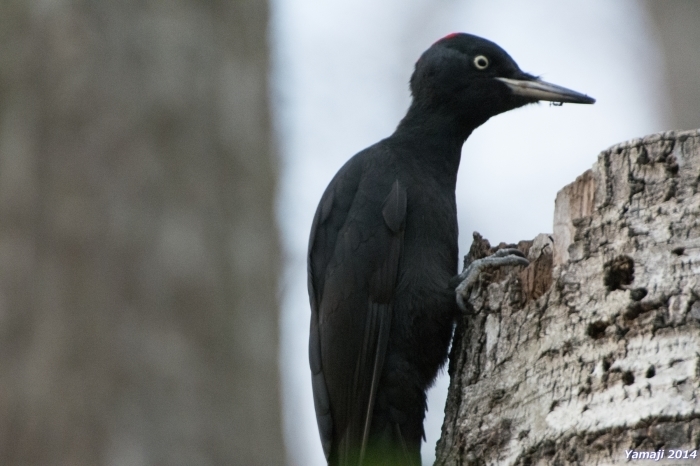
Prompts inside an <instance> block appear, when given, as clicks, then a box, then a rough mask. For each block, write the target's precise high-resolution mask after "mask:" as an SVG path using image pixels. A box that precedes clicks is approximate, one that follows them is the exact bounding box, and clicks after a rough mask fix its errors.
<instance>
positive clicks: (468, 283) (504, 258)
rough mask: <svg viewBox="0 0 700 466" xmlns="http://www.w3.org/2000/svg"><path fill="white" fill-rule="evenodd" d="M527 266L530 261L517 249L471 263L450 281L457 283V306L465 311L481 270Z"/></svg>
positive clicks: (507, 249)
mask: <svg viewBox="0 0 700 466" xmlns="http://www.w3.org/2000/svg"><path fill="white" fill-rule="evenodd" d="M529 264H530V261H528V260H527V259H526V258H525V255H524V254H523V253H522V252H520V250H519V249H515V248H506V249H499V250H498V251H496V252H495V253H493V254H491V255H490V256H487V257H484V258H482V259H477V260H475V261H472V262H471V263H469V264H468V265H465V266H464V270H462V273H460V274H459V275H457V276H456V277H454V278H453V279H452V280H453V281H455V282H457V281H459V284H458V285H457V286H456V288H455V294H456V296H457V305H458V306H459V308H460V309H461V310H462V311H466V310H467V306H466V304H465V303H466V301H467V299H468V298H469V293H470V292H471V290H472V288H473V287H474V285H475V284H476V281H477V280H478V279H479V275H480V274H481V272H482V271H483V270H485V269H490V268H498V267H506V266H511V265H523V266H527V265H529Z"/></svg>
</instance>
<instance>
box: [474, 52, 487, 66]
mask: <svg viewBox="0 0 700 466" xmlns="http://www.w3.org/2000/svg"><path fill="white" fill-rule="evenodd" d="M474 66H476V68H477V69H479V70H485V69H486V68H488V67H489V59H488V58H486V57H485V56H483V55H477V56H476V57H474Z"/></svg>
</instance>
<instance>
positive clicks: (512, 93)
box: [411, 33, 595, 128]
mask: <svg viewBox="0 0 700 466" xmlns="http://www.w3.org/2000/svg"><path fill="white" fill-rule="evenodd" d="M411 93H412V95H413V100H414V105H418V106H419V107H421V108H423V110H424V111H426V110H428V111H431V112H440V113H447V114H450V115H453V116H454V117H457V118H459V119H460V120H465V121H464V124H466V125H469V126H471V127H472V128H475V127H477V126H479V125H481V124H482V123H484V122H485V121H486V120H488V119H489V118H490V117H492V116H495V115H498V114H499V113H503V112H506V111H508V110H512V109H514V108H517V107H522V106H523V105H526V104H529V103H534V102H539V101H550V102H561V103H563V102H570V103H579V104H592V103H594V102H595V99H593V98H591V97H588V96H587V95H584V94H581V93H579V92H575V91H572V90H570V89H566V88H564V87H561V86H557V85H554V84H550V83H547V82H544V81H542V80H540V79H539V78H537V77H536V76H532V75H530V74H527V73H525V72H523V71H521V70H520V68H519V67H518V65H517V63H515V61H514V60H513V59H512V58H511V57H510V55H508V53H506V51H505V50H503V49H502V48H501V47H499V46H498V45H496V44H494V43H493V42H491V41H488V40H486V39H482V38H481V37H477V36H473V35H471V34H464V33H455V34H450V35H448V36H446V37H443V38H442V39H440V40H439V41H437V42H436V43H435V44H433V45H432V47H430V48H429V49H428V50H426V51H425V52H424V53H423V55H422V56H421V57H420V59H419V60H418V61H417V62H416V67H415V71H414V73H413V76H412V77H411Z"/></svg>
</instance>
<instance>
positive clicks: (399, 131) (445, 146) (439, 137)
mask: <svg viewBox="0 0 700 466" xmlns="http://www.w3.org/2000/svg"><path fill="white" fill-rule="evenodd" d="M476 126H478V125H475V126H473V127H472V125H470V124H465V122H464V121H460V119H459V118H457V117H455V116H452V115H448V114H444V113H441V112H433V111H430V110H429V109H426V108H421V107H420V106H419V105H417V104H416V103H415V102H414V103H413V104H412V105H411V107H410V108H409V110H408V112H407V113H406V116H405V117H404V118H403V120H401V122H400V123H399V126H398V127H397V128H396V131H395V132H394V134H393V136H392V137H393V138H394V139H395V140H397V141H400V142H401V144H402V145H406V146H408V147H410V148H411V154H414V157H415V158H416V161H417V162H418V163H421V164H422V165H425V166H426V168H428V169H431V170H435V169H437V170H439V171H444V172H445V174H446V175H451V176H455V177H456V175H457V170H458V169H459V162H460V158H461V153H462V145H463V144H464V141H466V140H467V138H468V137H469V135H470V134H471V133H472V131H473V130H474V128H476Z"/></svg>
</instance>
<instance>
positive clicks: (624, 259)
mask: <svg viewBox="0 0 700 466" xmlns="http://www.w3.org/2000/svg"><path fill="white" fill-rule="evenodd" d="M603 272H604V275H603V283H605V287H606V288H607V289H608V291H615V290H620V289H622V287H623V286H624V285H629V284H630V283H632V281H634V261H633V260H632V258H631V257H629V256H617V257H616V258H614V259H613V260H611V261H608V262H606V263H605V265H604V266H603Z"/></svg>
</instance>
